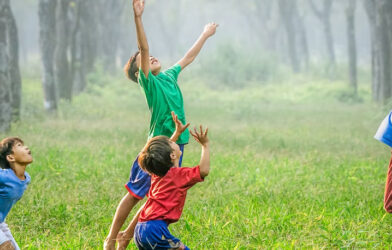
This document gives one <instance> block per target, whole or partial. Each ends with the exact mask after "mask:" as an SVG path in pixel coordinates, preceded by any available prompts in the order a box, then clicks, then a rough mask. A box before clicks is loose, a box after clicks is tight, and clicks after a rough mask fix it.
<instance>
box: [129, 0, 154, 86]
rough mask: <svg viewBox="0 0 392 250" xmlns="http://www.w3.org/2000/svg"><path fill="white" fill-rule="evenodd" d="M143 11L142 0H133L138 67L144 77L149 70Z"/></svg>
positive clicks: (148, 53)
mask: <svg viewBox="0 0 392 250" xmlns="http://www.w3.org/2000/svg"><path fill="white" fill-rule="evenodd" d="M143 11H144V0H133V13H134V19H135V25H136V35H137V44H138V47H139V51H140V59H141V61H140V67H141V68H142V71H143V73H144V75H145V76H146V78H148V72H149V71H150V52H149V47H148V42H147V37H146V33H145V32H144V27H143V22H142V14H143Z"/></svg>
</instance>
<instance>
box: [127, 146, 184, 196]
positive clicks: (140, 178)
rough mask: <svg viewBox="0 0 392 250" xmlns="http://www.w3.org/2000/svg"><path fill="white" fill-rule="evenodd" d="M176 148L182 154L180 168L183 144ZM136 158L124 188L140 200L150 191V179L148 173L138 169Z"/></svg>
mask: <svg viewBox="0 0 392 250" xmlns="http://www.w3.org/2000/svg"><path fill="white" fill-rule="evenodd" d="M178 146H180V150H181V152H182V154H181V157H180V163H179V164H180V167H181V163H182V156H183V155H184V146H185V144H179V145H178ZM138 158H139V156H137V157H136V160H135V161H134V162H133V166H132V169H131V173H130V175H129V181H128V183H127V184H125V188H126V189H127V190H128V192H129V193H130V194H131V195H132V196H133V197H135V198H137V199H139V200H142V199H143V198H144V197H145V196H146V194H147V193H148V191H149V190H150V186H151V178H150V175H149V174H148V173H146V172H144V171H143V170H142V169H141V168H140V166H139V163H138V162H137V159H138Z"/></svg>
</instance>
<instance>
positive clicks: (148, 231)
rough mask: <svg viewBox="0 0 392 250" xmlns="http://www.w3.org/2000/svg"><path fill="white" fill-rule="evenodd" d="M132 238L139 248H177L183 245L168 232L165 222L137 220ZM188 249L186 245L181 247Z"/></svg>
mask: <svg viewBox="0 0 392 250" xmlns="http://www.w3.org/2000/svg"><path fill="white" fill-rule="evenodd" d="M133 238H134V240H135V243H136V246H137V247H138V248H139V249H146V250H147V249H162V250H163V249H177V248H179V247H181V245H183V244H182V243H181V241H180V240H179V239H177V238H176V237H174V236H173V235H171V234H170V232H169V228H168V227H167V224H166V222H164V221H163V220H150V221H146V222H138V223H137V224H136V227H135V234H134V237H133ZM183 249H184V250H189V248H188V247H187V246H185V248H183Z"/></svg>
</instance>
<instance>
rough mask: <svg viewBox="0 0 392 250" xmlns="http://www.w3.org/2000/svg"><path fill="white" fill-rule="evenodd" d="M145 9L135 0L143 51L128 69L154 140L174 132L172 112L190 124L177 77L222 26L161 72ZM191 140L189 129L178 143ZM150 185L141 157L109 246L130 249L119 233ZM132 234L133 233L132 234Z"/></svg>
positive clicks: (210, 28) (211, 27)
mask: <svg viewBox="0 0 392 250" xmlns="http://www.w3.org/2000/svg"><path fill="white" fill-rule="evenodd" d="M143 11H144V0H133V12H134V21H135V25H136V33H137V41H138V47H139V50H138V51H137V52H136V53H135V54H134V55H133V56H132V57H131V58H130V59H129V61H128V63H127V65H126V66H125V72H126V75H127V76H128V78H130V79H131V80H133V81H135V82H137V83H139V84H140V86H141V87H142V89H143V91H144V93H145V96H146V99H147V104H148V107H149V110H150V112H151V121H150V129H149V137H148V138H149V139H150V138H152V137H154V136H158V135H164V136H170V135H172V134H173V132H174V130H175V125H174V123H173V121H172V117H171V114H170V112H171V111H174V112H175V113H176V114H177V115H178V119H179V120H180V121H181V122H182V123H184V124H185V123H186V120H185V112H184V101H183V97H182V93H181V91H180V88H179V86H178V84H177V78H178V75H179V73H180V72H181V71H182V70H183V69H184V68H186V67H187V66H188V65H189V64H190V63H192V62H193V60H194V59H195V58H196V56H197V55H198V54H199V52H200V50H201V48H202V47H203V45H204V43H205V42H206V40H207V39H208V38H209V37H211V36H212V35H214V34H215V31H216V28H217V27H218V25H217V24H215V23H209V24H207V25H206V26H205V27H204V31H203V32H202V33H201V35H200V36H199V38H198V39H197V40H196V42H195V43H194V44H193V46H192V47H191V48H190V49H189V50H188V52H187V53H186V54H185V56H184V57H183V58H182V59H181V60H180V61H178V62H177V63H176V64H175V65H174V66H172V67H171V68H169V69H168V70H166V71H163V72H161V64H160V62H159V61H158V59H157V58H155V57H152V56H150V52H149V46H148V42H147V38H146V34H145V32H144V28H143V23H142V14H143ZM188 141H189V132H188V130H185V131H184V133H182V134H181V135H180V137H179V138H178V140H177V142H176V143H177V144H178V145H179V148H180V150H181V151H182V152H183V151H184V145H185V144H187V143H188ZM181 162H182V156H181V158H180V159H179V166H181ZM150 184H151V178H150V176H149V175H148V174H147V173H145V172H144V171H143V170H141V168H140V166H139V163H138V158H136V160H135V161H134V163H133V166H132V169H131V173H130V178H129V182H128V183H127V184H126V185H125V187H126V189H127V190H128V193H127V194H126V195H125V196H124V197H123V198H122V200H121V201H120V204H119V205H118V207H117V210H116V213H115V215H114V218H113V222H112V225H111V228H110V232H109V235H108V236H107V238H106V239H105V243H104V248H105V249H114V247H115V243H116V240H117V241H118V248H119V249H123V248H126V246H127V245H128V242H129V237H128V236H129V235H126V234H125V232H120V233H119V231H120V229H121V227H122V225H123V224H124V221H125V220H126V218H127V217H128V215H129V213H130V211H131V210H132V208H133V207H134V206H135V205H136V203H137V202H138V201H139V200H141V199H143V198H144V197H145V195H146V194H147V193H148V191H149V188H150ZM136 223H137V220H136V218H134V219H133V220H132V222H131V224H130V225H129V227H130V228H134V226H135V225H136ZM126 231H128V230H126ZM132 235H133V233H132V234H131V237H132Z"/></svg>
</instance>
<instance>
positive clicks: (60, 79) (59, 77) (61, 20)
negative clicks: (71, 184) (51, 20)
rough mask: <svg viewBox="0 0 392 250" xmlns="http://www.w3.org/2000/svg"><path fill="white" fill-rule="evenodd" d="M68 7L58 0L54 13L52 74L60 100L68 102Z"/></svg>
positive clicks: (67, 1)
mask: <svg viewBox="0 0 392 250" xmlns="http://www.w3.org/2000/svg"><path fill="white" fill-rule="evenodd" d="M68 7H69V0H59V2H58V5H57V11H56V12H57V13H56V36H57V44H56V50H55V61H54V62H55V67H54V72H55V82H56V84H57V86H58V90H59V96H60V98H63V99H65V100H68V101H70V100H71V99H72V81H71V77H70V69H69V62H68V45H69V32H68V26H69V25H68V24H69V22H68Z"/></svg>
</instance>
